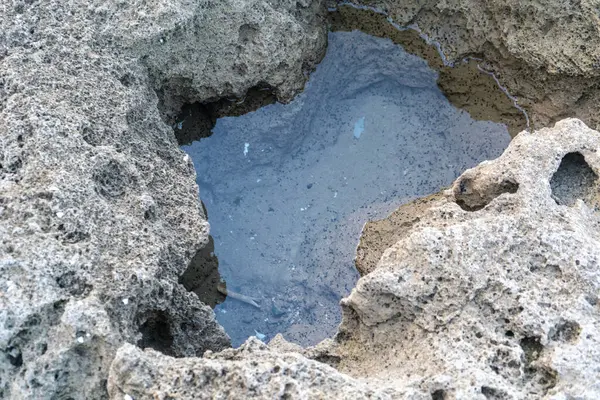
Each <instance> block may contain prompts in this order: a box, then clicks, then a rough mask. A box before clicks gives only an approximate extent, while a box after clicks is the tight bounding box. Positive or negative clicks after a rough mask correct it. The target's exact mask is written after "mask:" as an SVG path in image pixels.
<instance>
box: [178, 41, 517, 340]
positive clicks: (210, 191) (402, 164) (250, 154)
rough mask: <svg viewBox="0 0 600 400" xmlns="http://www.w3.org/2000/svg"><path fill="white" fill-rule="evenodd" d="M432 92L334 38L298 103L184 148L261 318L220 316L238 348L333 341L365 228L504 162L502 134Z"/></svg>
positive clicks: (405, 59) (227, 255)
mask: <svg viewBox="0 0 600 400" xmlns="http://www.w3.org/2000/svg"><path fill="white" fill-rule="evenodd" d="M436 79H437V73H436V72H435V71H433V70H431V69H430V68H429V67H428V66H427V63H426V62H425V61H424V60H422V59H420V58H418V57H416V56H413V55H410V54H408V53H406V52H405V51H404V50H403V49H402V47H400V46H398V45H395V44H393V43H392V42H391V41H390V40H389V39H380V38H375V37H372V36H369V35H367V34H364V33H361V32H357V31H354V32H335V33H330V35H329V47H328V50H327V54H326V56H325V58H324V59H323V61H322V62H321V64H319V66H318V67H317V69H316V71H315V72H314V73H313V74H312V76H311V77H310V80H309V82H308V84H307V85H306V88H305V91H304V92H303V93H302V94H300V95H299V96H298V97H297V98H296V99H295V100H294V101H293V102H292V103H290V104H287V105H282V104H272V105H269V106H266V107H263V108H261V109H259V110H257V111H255V112H251V113H248V114H246V115H243V116H240V117H226V118H221V119H219V120H218V121H217V124H216V126H215V127H214V129H213V135H212V136H210V137H208V138H205V139H202V140H200V141H198V142H194V143H193V144H191V145H190V146H184V147H183V148H184V150H185V151H187V152H188V153H189V154H190V156H191V157H192V159H193V161H194V164H195V167H196V171H197V173H198V184H199V186H200V197H201V198H202V200H203V201H204V203H205V205H206V208H207V210H208V217H209V222H210V225H211V234H212V236H213V238H214V246H215V254H216V255H217V256H218V260H219V270H220V273H221V276H222V277H223V278H224V279H225V280H226V281H227V287H228V289H229V290H232V291H234V292H237V293H240V294H243V295H247V296H251V297H253V298H256V299H257V300H258V301H259V303H260V306H261V308H260V309H257V308H255V307H252V306H250V305H248V304H245V303H243V302H240V301H238V300H235V299H232V298H230V297H229V298H228V299H227V300H226V301H225V302H224V303H223V304H220V305H218V306H217V307H216V314H217V318H218V320H219V322H220V323H221V324H222V325H223V326H224V327H225V329H226V331H227V332H228V334H229V335H230V336H231V338H232V340H233V343H234V345H236V346H237V345H239V344H240V343H242V342H243V341H244V340H245V339H246V338H247V337H248V336H251V335H256V334H257V333H259V334H261V335H259V336H261V337H262V335H264V339H265V340H268V339H270V338H271V337H272V336H274V335H275V334H276V333H278V332H281V333H283V334H284V336H285V337H286V338H287V339H289V340H292V341H295V342H298V343H300V344H303V345H309V344H315V343H317V342H318V341H320V340H322V339H324V338H325V337H328V336H332V335H333V334H334V333H335V331H336V329H337V325H338V324H339V321H340V308H339V305H338V303H339V300H340V298H341V297H343V296H345V295H347V294H348V293H349V292H350V290H351V289H352V287H353V286H354V284H355V282H356V280H357V279H358V274H357V272H356V269H355V268H354V264H353V258H354V252H355V249H356V245H357V243H358V238H359V235H360V231H361V228H362V226H363V224H364V223H365V222H366V221H367V220H369V219H374V218H382V217H384V216H385V215H387V214H388V213H389V212H391V211H392V210H394V209H395V208H397V207H398V206H399V205H401V204H402V203H405V202H407V201H409V200H412V199H414V198H417V197H420V196H424V195H427V194H430V193H434V192H436V191H438V190H439V189H440V188H442V187H444V186H447V185H449V184H450V183H451V182H452V181H453V180H454V179H455V178H456V177H457V176H458V175H459V174H460V173H461V172H462V171H464V170H465V169H467V168H470V167H473V166H475V165H476V164H478V163H479V162H481V161H483V160H485V159H491V158H495V157H497V156H499V155H500V154H501V153H502V151H503V150H504V149H505V148H506V146H507V145H508V143H509V141H510V135H509V133H508V131H507V129H506V127H505V126H504V125H502V124H497V123H493V122H488V121H475V120H473V119H472V118H471V117H470V116H469V114H468V113H467V112H465V111H462V110H459V109H457V108H455V107H454V106H452V105H451V104H450V103H449V102H448V100H447V99H446V98H445V97H444V95H443V94H442V93H441V92H440V90H439V89H438V86H437V85H436ZM184 123H185V121H184Z"/></svg>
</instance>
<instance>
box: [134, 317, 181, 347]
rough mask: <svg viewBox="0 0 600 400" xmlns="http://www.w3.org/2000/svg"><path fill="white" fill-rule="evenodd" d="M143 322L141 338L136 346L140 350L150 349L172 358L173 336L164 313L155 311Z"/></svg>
mask: <svg viewBox="0 0 600 400" xmlns="http://www.w3.org/2000/svg"><path fill="white" fill-rule="evenodd" d="M143 320H144V322H143V323H142V324H141V325H140V333H141V334H142V338H141V339H140V340H138V343H137V345H138V346H139V347H140V348H142V349H145V348H147V347H150V348H152V349H154V350H156V351H160V352H161V353H163V354H166V355H169V356H174V354H173V334H172V332H171V323H170V321H169V317H168V315H167V314H166V313H165V312H164V311H160V310H155V311H153V312H150V313H149V314H148V315H147V316H146V317H145V318H144V319H143Z"/></svg>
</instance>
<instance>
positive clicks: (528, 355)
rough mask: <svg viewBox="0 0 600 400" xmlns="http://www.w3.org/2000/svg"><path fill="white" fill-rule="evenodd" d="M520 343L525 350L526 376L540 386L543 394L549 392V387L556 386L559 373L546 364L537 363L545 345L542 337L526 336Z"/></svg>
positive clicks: (523, 359) (523, 360)
mask: <svg viewBox="0 0 600 400" xmlns="http://www.w3.org/2000/svg"><path fill="white" fill-rule="evenodd" d="M519 345H520V346H521V349H522V350H523V358H522V362H523V364H524V371H525V378H526V379H527V380H528V381H530V382H531V383H532V384H533V385H534V386H538V387H539V388H540V389H541V390H542V391H543V394H545V393H547V392H548V390H549V389H551V388H553V387H554V386H556V382H557V379H558V373H557V372H556V371H555V370H553V369H551V368H549V367H547V366H545V365H539V364H538V363H537V361H538V359H539V358H540V356H541V355H542V352H543V351H544V345H543V344H542V343H541V340H540V337H538V336H528V337H524V338H523V339H521V340H520V341H519Z"/></svg>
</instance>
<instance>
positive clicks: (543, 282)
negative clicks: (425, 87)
mask: <svg viewBox="0 0 600 400" xmlns="http://www.w3.org/2000/svg"><path fill="white" fill-rule="evenodd" d="M599 149H600V133H598V132H597V131H593V130H591V129H589V128H587V127H586V126H585V125H584V124H583V123H582V122H581V121H579V120H575V119H568V120H563V121H561V122H559V123H557V124H556V126H555V127H554V128H551V129H542V130H539V131H537V132H535V133H533V134H530V133H527V132H522V133H521V134H519V135H518V136H517V137H516V138H515V139H514V140H513V141H512V143H511V145H510V146H509V148H508V149H507V150H506V151H505V153H504V154H503V155H502V156H501V157H499V158H498V159H496V160H493V161H486V162H483V163H482V164H480V165H479V166H478V167H476V168H473V169H470V170H467V171H466V172H465V173H464V174H463V175H462V176H461V177H460V178H458V179H457V181H456V182H455V183H454V185H453V187H452V189H450V190H448V191H447V193H446V199H444V200H442V201H441V202H438V203H437V204H436V205H434V206H432V207H430V208H429V209H427V210H425V211H423V212H422V213H421V214H420V215H419V221H418V222H416V223H415V224H413V225H412V227H410V228H408V229H409V232H407V233H405V234H404V235H403V238H402V239H400V240H399V241H398V242H397V243H396V244H394V245H393V246H392V247H390V248H389V249H388V250H386V251H385V253H384V254H383V256H382V258H381V260H380V261H379V263H378V264H377V267H376V268H375V269H374V270H373V271H372V272H371V273H370V274H368V275H366V276H364V277H362V278H361V279H360V280H359V281H358V283H357V285H356V288H355V289H354V290H353V291H352V293H351V294H350V296H349V297H347V298H346V299H344V300H343V301H342V306H343V310H344V317H343V322H342V325H341V327H340V332H339V334H338V337H337V340H338V347H337V348H336V350H335V352H336V354H337V356H338V357H339V359H340V362H339V364H338V368H339V370H340V371H341V372H345V373H348V374H350V375H352V376H354V377H366V376H368V377H372V378H376V379H381V380H383V381H384V382H388V383H390V384H394V385H400V387H403V388H406V387H413V388H415V389H420V390H425V391H429V392H430V393H435V392H436V391H441V392H440V393H443V394H444V396H445V397H440V398H450V399H453V398H473V399H475V398H480V399H496V398H499V399H535V398H556V399H559V398H585V399H594V398H598V397H600V386H598V384H597V382H598V376H599V375H598V372H599V371H600V350H599V349H600V347H599V345H600V307H599V304H598V292H599V290H600V280H599V279H598V274H599V271H600V264H599V260H600V250H599V249H600V215H599V214H598V213H597V211H596V207H595V204H594V202H595V198H591V197H587V198H586V197H585V196H583V197H584V198H583V199H581V198H580V199H576V200H574V201H573V202H572V203H571V204H570V205H562V204H559V203H560V202H557V201H556V200H555V195H554V194H553V188H552V185H551V182H552V181H553V179H554V177H555V175H556V174H561V173H562V172H560V171H559V170H560V168H561V164H563V160H564V159H565V157H567V159H568V158H569V157H571V156H569V155H570V154H579V155H580V157H581V159H583V160H584V161H581V160H580V161H579V164H578V166H579V167H580V168H583V166H582V165H581V164H582V163H585V167H587V168H588V169H589V170H590V171H591V172H592V175H593V174H597V173H598V171H600V157H599V156H598V150H599ZM557 171H559V172H557ZM562 174H563V176H562V177H561V179H562V186H561V193H562V195H563V196H565V195H567V196H568V195H573V196H577V194H578V193H592V192H593V193H598V189H599V187H598V182H597V181H594V180H592V179H589V178H588V176H589V175H590V174H589V173H588V174H587V175H582V174H571V175H568V176H565V175H564V173H562ZM582 176H584V180H583V181H582ZM582 186H586V188H585V189H586V190H583V191H582ZM580 197H581V196H580ZM458 203H462V204H461V205H459V204H458ZM375 250H377V249H375Z"/></svg>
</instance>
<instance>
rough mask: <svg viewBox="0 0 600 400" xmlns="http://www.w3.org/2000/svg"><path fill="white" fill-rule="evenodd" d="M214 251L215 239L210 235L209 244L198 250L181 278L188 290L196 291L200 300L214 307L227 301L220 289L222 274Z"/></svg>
mask: <svg viewBox="0 0 600 400" xmlns="http://www.w3.org/2000/svg"><path fill="white" fill-rule="evenodd" d="M214 252H215V241H214V239H213V237H212V236H210V235H209V237H208V244H207V245H206V246H204V247H203V248H201V249H200V250H198V252H197V253H196V254H195V255H194V257H193V258H192V261H190V264H189V265H188V267H187V269H186V270H185V272H184V273H183V274H182V275H181V277H180V278H179V283H180V284H182V285H183V286H184V287H185V288H186V290H188V291H190V292H194V293H196V295H197V296H198V298H199V299H200V301H202V302H203V303H204V304H207V305H209V306H210V307H212V308H215V306H216V305H217V304H220V303H222V302H223V301H225V297H226V296H225V295H224V294H222V292H220V291H219V290H218V285H219V284H220V283H221V276H220V274H219V258H218V257H217V256H216V255H215V253H214Z"/></svg>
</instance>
